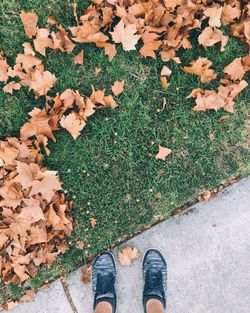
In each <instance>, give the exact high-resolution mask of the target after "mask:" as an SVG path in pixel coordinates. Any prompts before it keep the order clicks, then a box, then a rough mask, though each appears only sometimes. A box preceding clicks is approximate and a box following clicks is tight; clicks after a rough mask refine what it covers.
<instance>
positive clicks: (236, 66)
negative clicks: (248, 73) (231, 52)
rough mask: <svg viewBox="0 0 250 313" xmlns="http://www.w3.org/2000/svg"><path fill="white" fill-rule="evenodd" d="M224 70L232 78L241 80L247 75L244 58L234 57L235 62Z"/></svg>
mask: <svg viewBox="0 0 250 313" xmlns="http://www.w3.org/2000/svg"><path fill="white" fill-rule="evenodd" d="M223 72H224V73H226V74H228V75H229V77H230V79H232V80H241V79H242V78H243V77H244V75H245V70H244V67H243V64H242V59H241V58H236V59H234V60H233V62H231V63H230V64H229V65H227V66H226V67H225V68H224V70H223Z"/></svg>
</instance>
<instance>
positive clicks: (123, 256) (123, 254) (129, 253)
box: [118, 246, 140, 266]
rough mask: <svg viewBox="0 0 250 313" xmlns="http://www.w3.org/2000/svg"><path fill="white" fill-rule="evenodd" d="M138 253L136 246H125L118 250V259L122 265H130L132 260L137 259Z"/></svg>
mask: <svg viewBox="0 0 250 313" xmlns="http://www.w3.org/2000/svg"><path fill="white" fill-rule="evenodd" d="M139 258H140V253H139V252H138V250H137V249H136V248H132V247H130V246H127V247H125V248H123V249H122V250H121V251H119V252H118V260H119V262H120V264H121V265H123V266H125V265H126V266H130V265H131V263H132V261H134V260H136V259H139Z"/></svg>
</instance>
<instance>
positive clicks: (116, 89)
mask: <svg viewBox="0 0 250 313" xmlns="http://www.w3.org/2000/svg"><path fill="white" fill-rule="evenodd" d="M124 84H125V81H124V80H122V81H118V80H117V81H115V82H114V85H113V86H111V89H112V92H113V94H114V95H115V96H119V95H120V94H121V93H123V88H124Z"/></svg>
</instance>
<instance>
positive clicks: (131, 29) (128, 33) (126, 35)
mask: <svg viewBox="0 0 250 313" xmlns="http://www.w3.org/2000/svg"><path fill="white" fill-rule="evenodd" d="M136 32H137V29H136V24H128V25H127V26H125V25H124V22H123V20H121V21H120V22H119V23H118V24H117V25H116V26H115V28H114V31H113V32H110V34H111V35H112V38H113V41H114V42H115V43H121V44H122V47H123V50H124V51H130V50H136V47H135V45H136V44H137V42H138V40H139V39H140V38H141V35H135V33H136Z"/></svg>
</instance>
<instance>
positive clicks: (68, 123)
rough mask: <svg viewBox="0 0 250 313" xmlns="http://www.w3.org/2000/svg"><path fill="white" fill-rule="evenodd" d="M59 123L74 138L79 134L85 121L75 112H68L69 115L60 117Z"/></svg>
mask: <svg viewBox="0 0 250 313" xmlns="http://www.w3.org/2000/svg"><path fill="white" fill-rule="evenodd" d="M60 124H61V126H62V127H63V128H65V129H67V131H68V132H70V134H71V135H72V137H73V138H74V139H76V138H77V137H78V136H79V135H80V133H81V131H82V129H83V127H84V126H85V124H86V123H85V122H84V121H83V120H81V119H80V118H79V117H78V116H77V115H76V113H70V114H69V115H67V116H63V117H62V118H61V121H60Z"/></svg>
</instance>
